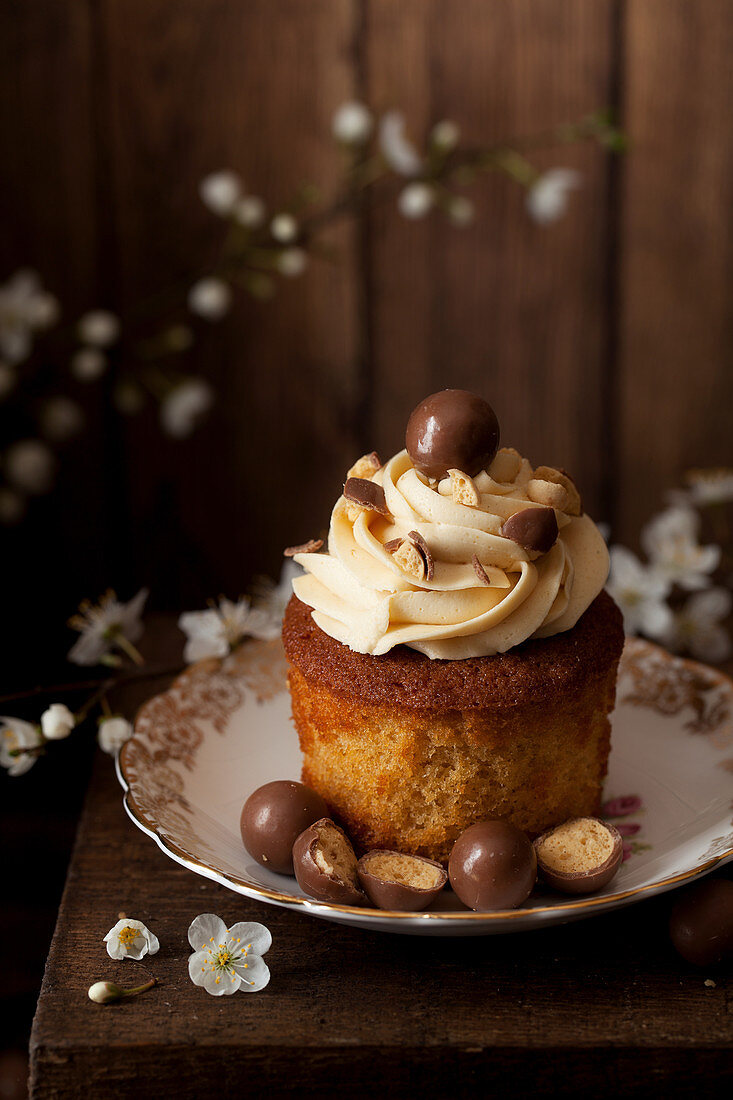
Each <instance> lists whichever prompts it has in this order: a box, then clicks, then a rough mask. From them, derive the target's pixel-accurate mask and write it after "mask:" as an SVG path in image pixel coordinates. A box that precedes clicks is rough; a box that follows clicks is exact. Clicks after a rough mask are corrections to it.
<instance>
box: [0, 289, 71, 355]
mask: <svg viewBox="0 0 733 1100" xmlns="http://www.w3.org/2000/svg"><path fill="white" fill-rule="evenodd" d="M59 313H60V310H59V304H58V301H57V300H56V298H54V296H53V295H52V294H49V293H48V292H47V291H45V290H44V289H43V287H42V285H41V280H40V279H39V277H38V275H37V273H36V272H35V271H30V270H25V269H24V270H22V271H16V273H15V275H13V276H11V278H10V279H8V281H7V282H6V283H3V284H2V285H0V354H2V356H3V358H4V359H5V360H6V361H7V362H8V363H10V364H11V365H14V364H15V363H22V362H23V360H24V359H27V358H28V356H29V355H30V352H31V348H32V347H33V336H34V334H35V333H36V332H39V331H40V330H42V329H46V328H50V326H51V325H53V324H54V323H55V321H56V320H57V319H58V316H59Z"/></svg>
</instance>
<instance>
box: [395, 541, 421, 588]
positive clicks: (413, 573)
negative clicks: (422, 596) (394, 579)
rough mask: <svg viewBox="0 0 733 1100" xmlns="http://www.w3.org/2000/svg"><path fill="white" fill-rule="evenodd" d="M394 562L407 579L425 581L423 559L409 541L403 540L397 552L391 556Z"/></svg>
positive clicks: (413, 544)
mask: <svg viewBox="0 0 733 1100" xmlns="http://www.w3.org/2000/svg"><path fill="white" fill-rule="evenodd" d="M393 558H394V561H395V562H396V563H397V565H398V566H399V567H400V569H401V570H402V572H403V573H406V574H407V576H408V577H414V578H415V580H417V581H422V580H425V579H426V574H427V568H426V564H425V558H424V557H423V556H422V554H421V553H420V551H419V549H418V548H417V546H416V545H415V543H414V542H413V541H412V540H411V539H404V540H403V542H402V545H401V546H400V547H399V549H398V550H395V552H394V555H393Z"/></svg>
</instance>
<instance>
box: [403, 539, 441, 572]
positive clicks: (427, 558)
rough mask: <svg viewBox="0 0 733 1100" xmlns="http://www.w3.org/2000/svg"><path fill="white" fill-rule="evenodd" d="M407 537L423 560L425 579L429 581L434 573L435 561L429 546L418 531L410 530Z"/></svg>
mask: <svg viewBox="0 0 733 1100" xmlns="http://www.w3.org/2000/svg"><path fill="white" fill-rule="evenodd" d="M407 537H408V538H409V539H410V541H411V542H412V543H414V545H415V547H416V548H417V550H418V553H419V554H420V556H421V557H422V559H423V561H424V562H425V580H426V581H431V580H432V579H433V576H434V574H435V562H434V561H433V555H432V554H431V553H430V547H429V546H428V544H427V542H426V541H425V539H424V538H423V537H422V535H421V534H420V532H419V531H410V533H409V534H408V536H407Z"/></svg>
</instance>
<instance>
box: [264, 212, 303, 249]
mask: <svg viewBox="0 0 733 1100" xmlns="http://www.w3.org/2000/svg"><path fill="white" fill-rule="evenodd" d="M270 232H271V233H272V235H273V237H274V238H275V240H276V241H279V242H280V244H290V243H291V242H292V241H294V240H295V239H296V238H297V236H298V223H297V221H296V220H295V218H294V217H293V215H292V214H276V215H275V217H274V218H273V219H272V221H271V222H270Z"/></svg>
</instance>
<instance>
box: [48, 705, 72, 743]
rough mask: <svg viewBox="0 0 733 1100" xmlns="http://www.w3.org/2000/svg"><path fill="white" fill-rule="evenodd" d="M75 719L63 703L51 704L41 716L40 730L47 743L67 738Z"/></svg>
mask: <svg viewBox="0 0 733 1100" xmlns="http://www.w3.org/2000/svg"><path fill="white" fill-rule="evenodd" d="M75 725H76V718H75V717H74V715H73V714H72V713H71V711H70V710H69V708H68V707H67V706H66V704H65V703H52V704H51V706H50V707H49V708H48V709H47V710H44V712H43V714H42V715H41V730H42V731H43V736H44V737H45V738H46V740H47V741H61V740H63V738H64V737H68V736H69V734H70V733H71V731H72V730H73V728H74V726H75Z"/></svg>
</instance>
